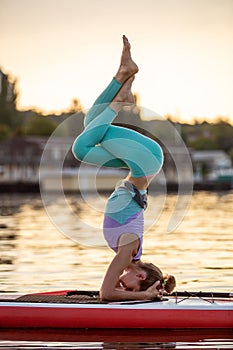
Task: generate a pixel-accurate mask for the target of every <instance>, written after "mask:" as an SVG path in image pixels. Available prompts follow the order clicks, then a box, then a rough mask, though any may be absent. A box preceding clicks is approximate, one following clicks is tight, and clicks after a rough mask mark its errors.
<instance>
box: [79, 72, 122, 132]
mask: <svg viewBox="0 0 233 350" xmlns="http://www.w3.org/2000/svg"><path fill="white" fill-rule="evenodd" d="M121 87H122V84H121V83H119V82H118V81H117V80H116V78H113V79H112V81H111V83H110V84H109V85H108V86H107V88H106V89H105V90H104V91H103V92H102V94H101V95H100V96H99V97H98V98H97V100H96V101H95V102H94V104H93V106H92V107H91V108H90V109H89V111H88V112H87V114H86V116H85V119H84V127H85V128H86V127H87V126H88V125H89V124H90V123H91V122H92V120H94V119H95V118H96V117H97V116H98V115H100V114H101V113H102V112H103V111H104V110H105V108H106V107H107V106H108V105H109V103H110V102H112V100H113V99H114V97H115V96H116V95H117V93H118V92H119V90H120V89H121Z"/></svg>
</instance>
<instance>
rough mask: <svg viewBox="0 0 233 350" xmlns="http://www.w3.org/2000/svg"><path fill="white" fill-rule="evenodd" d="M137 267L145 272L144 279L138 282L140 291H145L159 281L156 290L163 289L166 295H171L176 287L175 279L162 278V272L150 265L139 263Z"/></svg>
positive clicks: (169, 277)
mask: <svg viewBox="0 0 233 350" xmlns="http://www.w3.org/2000/svg"><path fill="white" fill-rule="evenodd" d="M138 266H139V267H140V268H141V269H142V270H144V271H145V272H146V275H147V277H146V279H145V280H141V281H140V289H141V290H146V289H147V288H149V287H150V286H152V284H154V283H155V282H156V281H160V285H158V287H157V288H158V289H160V288H162V287H164V290H165V291H166V292H167V293H171V292H172V291H173V289H174V288H175V286H176V279H175V277H174V276H172V275H166V276H163V274H162V271H161V270H160V269H159V268H158V267H157V266H155V265H153V264H151V263H143V262H140V263H139V264H138Z"/></svg>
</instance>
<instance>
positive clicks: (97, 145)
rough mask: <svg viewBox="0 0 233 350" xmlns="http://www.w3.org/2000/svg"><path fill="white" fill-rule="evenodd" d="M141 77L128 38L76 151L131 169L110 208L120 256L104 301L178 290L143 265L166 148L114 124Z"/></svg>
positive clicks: (112, 240) (108, 228)
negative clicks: (148, 212) (148, 213)
mask: <svg viewBox="0 0 233 350" xmlns="http://www.w3.org/2000/svg"><path fill="white" fill-rule="evenodd" d="M137 72H138V67H137V65H136V64H135V62H134V61H133V60H132V58H131V53H130V44H129V42H128V39H127V38H126V37H125V36H123V51H122V56H121V62H120V67H119V69H118V71H117V73H116V75H115V77H114V78H113V79H112V81H111V82H110V84H109V85H108V86H107V88H106V89H105V90H104V91H103V92H102V94H101V95H100V96H99V97H98V99H97V100H96V101H95V103H94V105H93V106H92V108H91V109H90V110H89V112H88V113H87V115H86V117H85V120H84V127H85V129H84V131H83V132H82V134H81V135H79V136H78V137H77V139H76V140H75V142H74V144H73V148H72V150H73V154H74V155H75V157H76V158H78V159H79V160H81V161H83V162H86V163H91V164H95V165H98V166H105V167H114V168H128V169H129V174H128V176H127V177H126V178H125V179H124V180H122V181H121V182H120V183H119V184H118V185H117V186H116V188H115V191H114V192H113V193H112V195H111V196H110V197H109V199H108V202H107V205H106V209H105V215H104V225H103V230H104V237H105V239H106V241H107V243H108V245H109V246H110V247H111V248H112V249H113V250H114V251H115V252H116V255H115V257H114V259H113V260H112V262H111V264H110V265H109V267H108V270H107V272H106V275H105V278H104V281H103V283H102V286H101V290H100V297H101V299H102V300H135V299H137V300H139V299H140V300H141V299H151V300H152V299H154V298H156V297H161V295H162V293H163V291H164V290H165V292H167V293H170V292H171V291H172V290H173V288H174V287H175V278H174V277H173V276H166V277H164V276H163V274H162V272H161V270H160V269H159V268H158V267H156V266H154V265H153V264H148V263H143V262H142V261H141V260H140V258H141V255H142V240H143V229H144V219H143V211H144V210H145V209H146V206H147V198H146V189H147V187H148V185H149V183H150V181H151V180H152V179H153V177H154V176H155V175H156V174H157V173H158V172H159V170H160V169H161V167H162V164H163V153H162V150H161V147H160V146H159V145H158V143H157V142H155V141H154V140H152V139H150V138H148V137H146V136H144V135H142V134H140V133H138V132H136V131H133V130H130V129H127V128H124V127H119V126H114V125H112V124H111V123H112V121H113V120H114V118H115V117H116V115H117V113H118V112H119V111H120V109H121V108H122V107H123V106H125V105H127V104H132V103H134V97H133V95H132V92H131V86H132V82H133V80H134V78H135V74H136V73H137Z"/></svg>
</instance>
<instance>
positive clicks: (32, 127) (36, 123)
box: [24, 114, 57, 136]
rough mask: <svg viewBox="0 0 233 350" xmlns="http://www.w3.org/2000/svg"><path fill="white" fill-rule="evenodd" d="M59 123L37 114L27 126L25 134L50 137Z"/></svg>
mask: <svg viewBox="0 0 233 350" xmlns="http://www.w3.org/2000/svg"><path fill="white" fill-rule="evenodd" d="M56 127H57V123H56V122H55V121H53V120H51V119H49V118H48V117H45V116H41V115H38V114H35V115H34V116H33V117H31V119H30V120H29V121H28V123H27V124H26V125H25V128H24V134H26V135H40V136H50V135H51V134H52V132H53V131H54V130H55V129H56Z"/></svg>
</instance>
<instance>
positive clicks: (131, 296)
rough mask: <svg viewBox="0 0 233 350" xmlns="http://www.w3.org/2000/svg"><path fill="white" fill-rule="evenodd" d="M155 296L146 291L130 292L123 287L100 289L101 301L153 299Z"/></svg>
mask: <svg viewBox="0 0 233 350" xmlns="http://www.w3.org/2000/svg"><path fill="white" fill-rule="evenodd" d="M155 297H156V296H155V295H153V294H152V293H149V292H148V291H138V292H133V291H132V292H131V291H128V290H124V289H114V290H111V291H105V290H102V289H101V290H100V299H101V300H102V301H122V300H153V299H154V298H155Z"/></svg>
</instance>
